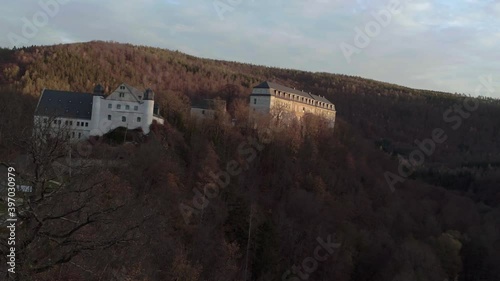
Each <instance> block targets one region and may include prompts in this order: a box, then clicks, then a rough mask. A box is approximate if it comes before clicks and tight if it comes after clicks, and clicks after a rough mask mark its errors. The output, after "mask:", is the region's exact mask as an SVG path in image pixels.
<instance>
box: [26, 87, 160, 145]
mask: <svg viewBox="0 0 500 281" xmlns="http://www.w3.org/2000/svg"><path fill="white" fill-rule="evenodd" d="M44 92H45V90H44ZM44 92H42V96H41V97H40V100H42V99H44V100H43V102H39V105H38V106H37V111H36V113H35V122H42V123H40V124H47V123H48V122H51V127H53V128H57V129H65V130H68V134H69V137H70V138H71V139H74V140H79V139H86V138H88V137H89V136H102V135H104V134H106V133H108V132H109V131H111V130H114V129H116V128H118V127H125V128H127V129H129V130H133V129H142V131H143V133H144V134H148V133H149V131H150V130H149V126H150V125H151V124H152V123H153V121H155V122H157V123H159V124H163V123H164V119H163V118H162V117H161V116H159V115H157V114H158V112H155V106H154V93H153V91H151V90H149V89H148V90H146V91H144V92H142V91H139V90H137V89H135V88H133V87H130V86H128V85H126V84H122V85H120V86H119V87H118V88H117V89H116V90H115V91H113V92H112V93H111V94H110V95H108V96H105V95H104V90H103V88H102V87H101V86H97V87H96V89H94V93H93V94H78V93H62V92H57V91H51V92H50V93H47V94H49V95H50V98H48V97H45V98H44ZM60 94H66V96H59V95H60ZM70 95H72V97H73V99H71V98H70ZM84 95H92V96H91V97H89V96H84ZM58 97H63V100H61V99H59V98H58ZM57 102H59V103H60V104H57ZM89 102H90V103H91V107H90V106H89V105H87V106H89V107H88V108H87V109H85V107H84V106H85V104H82V103H89ZM51 103H56V104H55V105H54V104H51ZM47 107H49V110H47ZM44 109H45V111H46V112H44V111H43V110H44ZM59 109H60V110H59ZM51 110H52V111H51ZM82 110H87V112H85V113H84V114H82V112H81V111H82ZM156 110H157V109H156ZM54 111H57V112H63V113H62V114H61V113H59V114H51V112H54ZM88 111H90V112H88ZM157 111H158V110H157ZM73 116H84V117H85V118H83V119H82V118H81V117H80V118H78V117H73Z"/></svg>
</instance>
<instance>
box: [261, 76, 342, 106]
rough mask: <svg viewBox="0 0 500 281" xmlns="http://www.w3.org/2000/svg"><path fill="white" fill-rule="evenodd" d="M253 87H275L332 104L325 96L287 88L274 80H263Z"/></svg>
mask: <svg viewBox="0 0 500 281" xmlns="http://www.w3.org/2000/svg"><path fill="white" fill-rule="evenodd" d="M254 89H275V90H279V91H283V92H287V93H291V94H295V95H299V96H302V97H306V98H310V99H314V100H318V101H321V102H324V103H328V104H333V103H331V102H330V101H329V100H327V99H326V98H325V97H320V96H317V95H313V94H309V93H307V92H304V91H300V90H296V89H292V88H289V87H286V86H283V85H280V84H277V83H274V82H269V81H265V82H262V83H260V84H259V85H257V86H255V87H254Z"/></svg>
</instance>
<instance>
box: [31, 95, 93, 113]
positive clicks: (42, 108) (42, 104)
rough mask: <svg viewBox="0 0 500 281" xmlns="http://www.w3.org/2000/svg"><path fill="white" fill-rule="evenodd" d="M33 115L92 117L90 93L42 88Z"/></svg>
mask: <svg viewBox="0 0 500 281" xmlns="http://www.w3.org/2000/svg"><path fill="white" fill-rule="evenodd" d="M35 115H39V116H49V117H63V118H76V119H88V120H90V119H91V118H92V94H89V93H77V92H68V91H58V90H43V91H42V95H41V96H40V100H39V102H38V105H37V107H36V110H35Z"/></svg>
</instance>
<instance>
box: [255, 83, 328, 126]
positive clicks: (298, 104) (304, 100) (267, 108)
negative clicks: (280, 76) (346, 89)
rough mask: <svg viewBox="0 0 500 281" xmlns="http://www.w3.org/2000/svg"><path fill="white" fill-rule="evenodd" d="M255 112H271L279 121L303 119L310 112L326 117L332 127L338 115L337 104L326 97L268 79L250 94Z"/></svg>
mask: <svg viewBox="0 0 500 281" xmlns="http://www.w3.org/2000/svg"><path fill="white" fill-rule="evenodd" d="M255 113H263V114H270V115H271V116H272V117H273V118H276V119H277V120H278V121H279V122H281V121H283V122H288V121H290V120H291V119H293V118H296V119H298V120H301V119H302V117H304V115H306V114H308V113H309V114H313V115H317V116H321V117H323V118H325V119H326V120H327V121H328V126H329V127H330V128H333V127H334V125H335V116H336V111H335V105H334V104H333V103H331V102H330V101H329V100H327V99H326V98H325V97H322V96H317V95H313V94H311V93H306V92H303V91H299V90H295V89H292V88H289V87H286V86H283V85H280V84H276V83H273V82H267V81H266V82H263V83H261V84H259V85H257V86H255V87H254V88H253V90H252V93H251V94H250V114H255Z"/></svg>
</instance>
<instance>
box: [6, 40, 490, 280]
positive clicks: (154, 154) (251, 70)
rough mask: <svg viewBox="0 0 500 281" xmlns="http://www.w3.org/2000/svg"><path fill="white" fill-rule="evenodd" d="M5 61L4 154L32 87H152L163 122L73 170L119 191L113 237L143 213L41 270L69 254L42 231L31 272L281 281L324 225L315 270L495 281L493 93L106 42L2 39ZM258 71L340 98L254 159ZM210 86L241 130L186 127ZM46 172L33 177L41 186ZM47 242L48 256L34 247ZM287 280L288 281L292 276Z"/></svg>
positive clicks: (30, 103)
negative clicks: (408, 165)
mask: <svg viewBox="0 0 500 281" xmlns="http://www.w3.org/2000/svg"><path fill="white" fill-rule="evenodd" d="M0 67H1V69H0V70H1V71H0V86H1V88H0V91H1V92H0V112H2V116H0V119H1V121H2V122H0V124H1V125H0V160H1V162H7V161H11V160H12V159H15V158H16V157H18V156H19V155H22V154H24V153H29V152H30V151H29V149H28V147H27V146H26V145H25V142H23V141H22V140H23V139H25V138H29V137H30V134H29V132H30V126H31V117H30V116H31V114H32V112H33V110H34V106H35V105H36V101H37V97H38V95H39V93H40V91H41V90H42V89H43V88H54V89H62V90H73V91H90V90H91V89H92V88H93V87H94V85H95V84H96V83H101V84H102V85H104V87H105V88H106V90H107V91H108V92H109V91H110V90H111V89H113V88H114V87H116V85H118V84H119V83H121V82H126V83H128V84H130V85H135V86H138V87H151V88H153V89H154V90H155V92H156V93H157V101H158V102H159V103H160V105H161V108H162V115H163V116H164V117H165V118H166V120H167V121H168V122H167V124H165V126H157V127H155V128H153V131H154V132H155V133H154V134H153V135H152V136H149V137H147V138H145V139H144V140H141V141H139V144H137V145H110V144H109V143H106V142H103V143H97V144H96V143H93V144H92V157H93V158H103V159H108V158H109V159H111V160H116V159H119V161H122V162H124V165H120V166H117V167H112V168H110V169H109V170H106V171H99V173H98V175H97V174H91V175H90V176H89V175H88V174H82V175H78V176H80V179H87V178H88V180H89V181H92V180H94V177H101V178H100V179H102V180H103V181H109V185H106V189H105V190H106V193H105V195H107V196H105V197H106V198H104V199H100V200H102V201H100V202H106V204H108V203H109V204H112V203H113V202H111V203H110V202H108V201H106V200H109V198H114V196H116V198H117V199H116V200H117V201H120V202H122V201H123V202H128V203H127V204H126V205H125V208H126V209H124V212H125V214H127V215H125V214H120V216H118V215H116V216H115V215H113V216H112V217H109V218H108V217H106V218H103V219H105V221H106V222H113V223H108V224H106V223H103V224H102V225H103V227H105V228H106V229H107V230H110V232H113V231H114V230H116V229H119V226H121V225H122V224H123V225H127V224H128V223H132V222H135V220H139V219H140V218H141V216H143V217H149V216H151V218H150V219H148V220H147V221H146V222H144V223H143V224H141V226H140V227H139V228H138V229H135V231H136V232H134V239H131V240H130V241H128V240H126V242H123V244H118V245H113V246H112V247H111V246H110V248H105V249H102V248H99V249H98V251H99V252H98V253H99V254H96V253H95V250H96V249H94V251H91V250H89V249H85V250H82V251H81V253H80V252H79V253H78V254H79V255H75V256H74V257H72V258H73V259H72V261H73V262H74V263H76V264H77V265H78V266H75V265H73V266H71V265H69V266H65V265H64V266H61V265H59V264H52V265H51V266H50V267H45V266H44V264H47V263H48V264H50V262H49V261H54V260H58V259H61V260H64V257H65V256H64V254H65V253H66V252H65V251H67V250H68V249H66V248H63V247H62V245H65V244H64V243H62V244H61V243H55V242H54V241H53V240H51V239H50V238H51V237H44V236H43V235H40V237H39V239H35V240H33V239H32V240H31V241H30V243H32V245H33V246H30V247H27V248H26V252H24V253H21V257H24V258H26V259H27V260H28V261H29V262H27V264H29V267H27V268H26V269H27V270H28V272H30V273H33V272H36V274H37V275H36V276H37V279H36V280H54V278H53V277H54V276H56V275H57V274H59V275H58V276H61V274H62V276H65V277H66V278H65V279H64V280H99V279H102V280H192V281H195V280H218V281H220V280H244V279H243V274H244V272H246V271H248V274H247V276H249V277H251V280H266V281H267V280H285V279H287V278H286V277H283V275H284V273H285V272H286V271H287V270H288V269H290V268H292V265H294V264H295V265H297V264H298V265H300V264H302V262H303V260H304V259H305V258H307V257H308V256H312V255H313V252H314V249H315V247H316V246H317V239H319V238H320V237H321V238H323V239H327V238H326V237H327V236H328V235H333V234H335V235H336V238H335V239H336V241H339V243H341V245H340V247H339V249H338V251H335V254H333V255H332V257H331V258H330V259H328V260H326V261H325V262H322V263H319V265H318V268H317V269H315V270H314V271H312V272H311V279H313V278H314V279H315V280H339V281H358V280H359V281H364V280H366V281H372V280H374V281H378V280H380V281H383V280H384V281H385V280H393V281H406V280H436V281H442V280H445V279H448V280H453V279H454V278H457V280H460V281H469V280H471V281H472V280H491V281H494V280H499V279H500V270H499V268H498V266H497V265H498V264H500V232H499V229H500V220H499V219H498V218H500V216H499V214H500V190H498V183H499V182H500V169H499V168H500V141H499V140H500V135H499V134H500V101H498V100H494V99H488V98H478V99H474V101H475V102H476V103H477V105H478V107H477V109H474V110H472V111H470V112H466V113H470V115H463V116H462V115H460V113H456V112H455V113H454V114H451V115H447V114H446V112H447V110H448V109H449V108H450V107H451V106H454V105H456V104H458V105H463V102H464V99H465V98H466V96H465V95H458V94H449V93H441V92H432V91H424V90H415V89H409V88H406V87H401V86H398V85H393V84H388V83H383V82H378V81H373V80H368V79H363V78H360V77H351V76H345V75H335V74H326V73H311V72H304V71H299V70H289V69H279V68H268V67H264V66H255V65H249V64H241V63H236V62H225V61H217V60H209V59H200V58H196V57H193V56H189V55H186V54H183V53H180V52H174V51H169V50H162V49H156V48H151V47H142V46H132V45H125V44H118V43H106V42H90V43H82V44H71V45H57V46H43V47H31V48H26V49H19V50H1V51H0ZM263 80H272V81H276V82H279V83H282V84H285V85H287V86H290V87H295V88H298V89H303V90H305V91H308V92H309V91H310V92H313V93H315V94H317V95H323V96H325V97H327V98H328V99H329V100H330V101H332V102H333V103H334V104H335V105H336V109H337V116H338V120H339V121H338V122H337V124H336V128H335V130H334V131H333V132H332V131H330V130H326V129H325V128H322V127H321V126H320V125H318V123H316V122H315V120H314V119H311V120H309V121H310V122H308V123H307V126H306V128H302V129H301V128H299V127H294V126H296V125H294V126H292V127H291V128H286V129H283V130H282V131H281V132H278V133H276V134H274V135H273V137H272V141H270V142H269V143H265V145H264V144H263V145H262V146H258V145H256V151H255V154H254V153H251V154H241V153H240V152H241V151H240V148H239V145H240V144H242V143H245V142H246V141H248V140H249V138H251V139H253V140H258V141H260V142H263V141H262V135H260V134H259V132H258V131H255V130H253V129H252V128H249V127H248V126H246V123H245V122H244V120H245V116H246V115H247V114H246V112H245V110H247V108H246V106H245V105H246V103H247V97H248V95H249V93H250V91H251V88H252V87H253V86H254V85H256V84H257V83H259V82H261V81H263ZM216 96H217V97H221V98H223V99H225V100H226V101H227V102H228V106H229V112H230V113H231V114H232V116H233V117H235V118H236V119H238V121H239V122H238V124H237V126H235V127H232V126H228V125H227V124H225V123H223V122H219V121H207V122H205V123H203V124H201V125H196V124H195V123H193V122H191V120H190V119H189V115H188V112H189V111H188V110H189V104H190V101H194V100H196V99H201V98H207V97H216ZM457 114H458V115H457ZM444 115H447V116H448V118H446V117H444ZM26 116H28V117H26ZM456 116H461V118H460V122H461V123H460V124H458V123H457V122H458V121H457V118H456ZM465 116H466V117H465ZM451 117H455V118H452V120H449V119H450V118H451ZM436 128H442V129H443V131H444V132H445V133H446V136H447V139H446V141H444V142H442V143H440V144H437V145H436V147H435V149H434V151H433V152H432V153H429V155H426V156H425V160H424V161H423V162H422V163H421V164H420V165H418V167H417V168H416V170H415V171H414V172H413V173H412V174H411V175H410V176H409V179H408V180H405V181H404V182H402V183H398V184H397V185H396V190H395V191H394V192H392V191H391V189H390V188H389V186H388V184H387V181H386V178H385V176H384V175H385V174H386V173H387V172H388V171H389V172H392V173H396V174H397V173H398V172H397V171H398V165H400V163H405V161H407V159H408V158H410V157H411V156H412V155H413V154H412V152H414V151H415V150H418V149H421V148H419V146H418V145H417V144H416V143H415V141H417V140H418V141H422V140H425V139H428V138H433V131H434V130H435V129H436ZM75 150H76V149H75ZM249 159H251V160H249ZM233 160H234V161H236V162H237V163H240V164H245V163H246V165H247V166H246V169H245V170H244V171H243V172H241V173H239V174H238V175H235V176H234V177H232V178H231V180H230V183H229V184H228V185H227V187H225V188H223V189H221V190H220V193H218V194H217V195H216V196H213V197H211V198H210V199H209V202H210V204H209V205H208V207H206V209H205V208H203V211H201V212H199V211H196V210H195V211H196V212H194V213H193V214H192V215H186V213H185V212H183V210H184V211H185V210H186V208H185V206H191V207H193V202H194V200H193V196H195V194H196V191H195V190H203V186H204V185H205V184H206V183H207V182H210V181H212V176H211V172H218V171H223V170H225V169H226V165H227V163H229V162H231V161H233ZM41 170H42V171H43V172H45V173H48V174H47V175H46V176H47V177H48V178H50V176H51V175H50V173H49V172H47V170H45V169H41ZM75 173H76V172H75ZM37 175H38V174H37ZM78 176H76V177H78ZM41 178H43V177H41V176H40V175H38V178H37V180H36V181H34V182H40V184H43V180H41ZM200 188H201V189H200ZM108 190H109V191H108ZM118 190H122V192H118ZM101 194H102V192H101ZM59 199H60V200H61V202H62V201H64V202H72V200H73V199H71V198H70V199H68V198H67V197H61V198H59ZM66 200H67V201H66ZM111 201H113V200H111ZM58 203H60V202H58ZM52 204H53V203H52ZM183 204H184V205H183ZM62 205H64V204H62ZM183 206H184V207H183ZM183 208H184V209H183ZM187 209H189V208H187ZM195 209H196V208H195ZM189 210H192V209H189ZM43 211H44V212H47V210H45V209H44V210H43ZM41 212H42V211H41ZM42 213H43V212H42ZM45 214H47V213H45ZM130 214H134V215H130ZM110 216H111V215H110ZM186 216H187V217H189V220H188V221H189V223H186ZM33 223H34V224H33V225H32V224H28V223H27V224H25V226H24V227H25V229H24V231H26V233H31V231H33V230H34V229H36V227H34V225H36V220H34V221H33ZM66 223H67V222H61V223H60V224H59V225H58V224H56V225H55V228H56V229H57V227H60V228H61V229H64V228H65V227H67V226H66ZM93 230H95V229H93ZM249 230H250V231H249ZM20 231H21V230H20ZM42 233H43V232H42ZM91 233H93V232H92V231H91V230H87V231H85V232H84V233H83V234H81V235H83V237H84V238H87V236H91ZM79 238H80V239H81V238H82V237H79ZM30 245H31V244H30ZM47 245H48V246H47ZM46 247H50V249H52V250H53V249H57V251H55V250H53V251H48V252H47V253H50V254H44V253H45V251H44V249H46ZM78 249H79V248H78ZM70 250H71V249H70ZM73 250H74V249H73ZM69 252H70V253H72V252H71V251H69ZM23 254H24V256H22V255H23ZM91 255H92V257H93V258H88V256H91ZM2 262H3V261H2ZM61 263H62V262H61ZM132 264H133V266H128V265H132ZM125 265H127V266H125ZM38 268H41V269H43V270H39V271H37V270H36V269H38ZM82 268H85V269H87V270H82ZM245 269H246V270H245ZM30 270H31V271H30ZM292 276H293V275H290V277H288V278H289V279H287V280H298V278H297V277H296V278H295V279H293V277H292ZM127 278H128V279H127ZM302 279H303V278H302ZM27 280H35V279H27Z"/></svg>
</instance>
